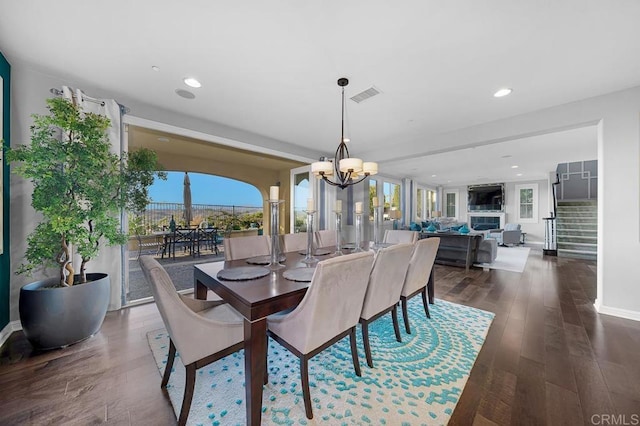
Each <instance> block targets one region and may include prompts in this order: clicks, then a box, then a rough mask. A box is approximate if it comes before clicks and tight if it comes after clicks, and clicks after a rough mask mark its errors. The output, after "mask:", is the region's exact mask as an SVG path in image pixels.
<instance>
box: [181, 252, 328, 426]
mask: <svg viewBox="0 0 640 426" xmlns="http://www.w3.org/2000/svg"><path fill="white" fill-rule="evenodd" d="M327 252H329V253H333V250H327ZM284 255H285V257H286V258H285V259H284V260H281V264H282V265H283V267H280V268H278V269H271V268H270V266H269V265H263V266H262V267H263V268H265V269H266V270H267V271H268V273H266V275H264V276H263V277H260V278H256V279H242V278H239V279H238V280H234V279H232V280H228V279H222V278H218V273H219V272H220V271H223V270H224V271H226V272H229V271H231V272H233V270H234V269H243V268H246V267H248V266H254V267H259V266H260V264H259V263H258V264H257V265H256V264H250V263H248V262H247V260H250V261H251V260H252V259H254V261H255V258H251V259H240V260H233V261H219V262H210V263H202V264H196V265H194V294H195V297H196V298H197V299H206V298H207V290H213V291H214V292H215V293H216V294H217V295H218V296H220V297H221V298H222V299H223V300H225V301H226V302H227V303H229V305H231V306H232V307H233V308H235V309H236V310H237V311H238V312H239V313H240V314H241V315H242V316H243V317H244V362H245V377H246V381H245V393H246V408H247V425H259V424H260V419H261V415H262V386H263V384H264V379H265V377H266V376H265V373H266V353H267V316H269V315H271V314H274V313H277V312H281V311H284V310H286V309H291V308H294V307H296V306H297V305H298V304H299V303H300V301H301V300H302V298H303V297H304V295H305V293H306V291H307V288H308V287H309V281H295V280H292V279H290V278H291V277H289V278H285V276H288V275H289V274H287V273H286V271H290V272H291V271H292V270H296V271H298V268H315V266H316V264H317V263H312V264H306V263H303V262H302V260H303V259H304V258H305V256H304V254H300V253H299V252H290V253H285V254H284ZM330 256H331V255H330V254H327V255H324V256H318V260H323V259H326V258H329V257H330ZM268 257H269V256H263V258H268ZM263 272H266V271H263ZM309 279H310V275H309Z"/></svg>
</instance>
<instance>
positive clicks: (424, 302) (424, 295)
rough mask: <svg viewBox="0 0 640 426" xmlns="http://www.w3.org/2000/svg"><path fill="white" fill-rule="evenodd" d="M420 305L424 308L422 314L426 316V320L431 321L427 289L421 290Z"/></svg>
mask: <svg viewBox="0 0 640 426" xmlns="http://www.w3.org/2000/svg"><path fill="white" fill-rule="evenodd" d="M422 305H423V306H424V313H425V314H426V315H427V318H429V319H431V314H430V313H429V303H427V287H425V288H423V289H422Z"/></svg>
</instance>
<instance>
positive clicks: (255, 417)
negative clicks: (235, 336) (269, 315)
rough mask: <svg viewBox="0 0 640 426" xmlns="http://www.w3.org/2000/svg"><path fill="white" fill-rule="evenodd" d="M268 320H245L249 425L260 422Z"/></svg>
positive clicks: (245, 360)
mask: <svg viewBox="0 0 640 426" xmlns="http://www.w3.org/2000/svg"><path fill="white" fill-rule="evenodd" d="M266 351H267V320H266V318H263V319H261V320H258V321H254V322H250V321H249V320H247V319H245V320H244V372H245V374H244V375H245V392H246V401H247V425H254V426H257V425H259V424H260V417H261V415H262V386H263V384H264V374H265V370H266V368H267V366H266V359H265V358H266V357H265V352H266Z"/></svg>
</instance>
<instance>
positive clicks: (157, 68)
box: [151, 65, 160, 71]
mask: <svg viewBox="0 0 640 426" xmlns="http://www.w3.org/2000/svg"><path fill="white" fill-rule="evenodd" d="M151 69H152V70H154V71H160V67H157V66H155V65H152V66H151Z"/></svg>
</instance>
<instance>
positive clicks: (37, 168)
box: [6, 98, 166, 349]
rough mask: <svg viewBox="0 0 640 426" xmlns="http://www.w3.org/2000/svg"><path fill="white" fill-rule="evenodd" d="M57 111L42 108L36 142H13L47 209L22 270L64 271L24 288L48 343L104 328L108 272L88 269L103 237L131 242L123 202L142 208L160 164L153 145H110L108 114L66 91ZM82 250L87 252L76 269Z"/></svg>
mask: <svg viewBox="0 0 640 426" xmlns="http://www.w3.org/2000/svg"><path fill="white" fill-rule="evenodd" d="M47 108H48V110H49V114H47V115H34V116H33V117H34V124H33V126H32V127H31V144H30V145H22V146H18V147H16V148H13V149H7V156H6V157H7V160H8V161H11V162H15V163H16V165H15V166H14V170H13V171H14V172H15V173H17V174H18V175H20V176H22V177H24V178H27V179H30V180H31V181H32V183H33V193H32V198H31V205H32V206H33V208H34V209H35V210H36V211H38V212H40V213H41V214H42V220H41V222H40V223H39V224H38V225H37V226H36V227H35V229H34V230H33V231H32V233H31V234H30V235H29V237H28V239H27V250H26V254H25V262H24V263H23V264H22V265H21V266H20V268H19V269H18V271H17V273H31V272H32V271H34V269H40V268H47V267H57V271H58V272H57V277H56V278H51V279H45V280H41V281H37V282H33V283H30V284H27V285H25V286H23V287H22V288H21V290H20V301H19V310H20V320H21V322H22V327H23V330H24V332H25V335H26V336H27V338H28V339H29V341H30V342H31V343H32V344H33V345H34V346H36V347H38V348H41V349H50V348H56V347H64V346H67V345H70V344H73V343H76V342H78V341H80V340H84V339H85V338H87V337H89V336H91V335H93V334H94V333H96V332H97V331H98V330H99V329H100V327H101V326H102V321H103V320H104V316H105V314H106V311H107V307H108V303H109V297H110V282H109V277H108V275H107V274H104V273H87V263H88V262H89V261H90V260H91V259H93V258H95V257H96V256H97V255H98V253H99V251H100V247H101V245H102V244H105V243H106V244H108V245H120V244H125V243H126V242H127V235H125V234H124V233H123V232H122V229H121V226H120V220H119V218H118V215H119V212H120V211H121V209H127V210H128V211H134V212H139V211H142V210H144V208H145V206H146V205H147V203H148V202H149V196H148V188H149V186H150V185H151V184H152V183H153V179H154V176H156V175H158V176H159V177H161V178H166V175H165V174H164V173H163V172H157V170H158V169H159V165H158V163H157V156H156V154H155V152H153V151H151V150H148V149H140V150H138V151H134V152H130V153H128V154H127V153H124V154H123V155H117V154H114V153H112V152H111V151H110V142H109V140H108V136H107V129H108V127H109V125H110V121H109V119H108V118H106V117H104V116H102V115H99V114H94V113H85V112H83V111H82V110H81V109H80V108H79V107H78V106H76V105H75V104H74V103H72V102H71V101H69V100H67V99H64V98H53V99H48V100H47ZM74 256H78V257H79V258H80V259H81V262H80V268H79V271H77V273H76V271H75V270H74V266H73V260H74Z"/></svg>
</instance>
